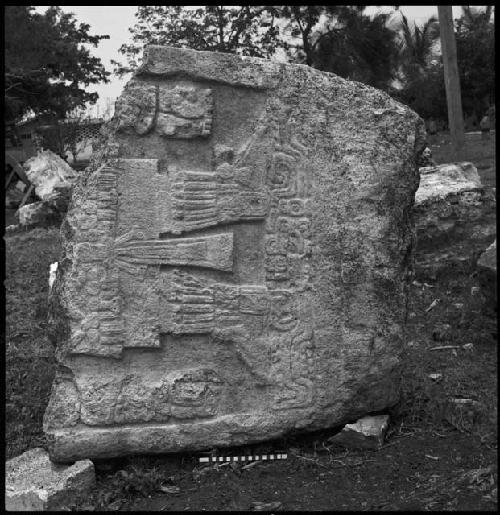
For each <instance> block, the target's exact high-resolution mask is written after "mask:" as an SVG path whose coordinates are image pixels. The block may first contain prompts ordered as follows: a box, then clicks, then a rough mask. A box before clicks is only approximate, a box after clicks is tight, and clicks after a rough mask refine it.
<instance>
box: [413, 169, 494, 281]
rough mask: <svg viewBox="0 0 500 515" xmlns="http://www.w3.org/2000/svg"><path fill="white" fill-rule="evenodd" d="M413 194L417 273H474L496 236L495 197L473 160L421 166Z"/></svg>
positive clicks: (420, 274) (434, 276) (424, 274)
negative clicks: (418, 179) (477, 260)
mask: <svg viewBox="0 0 500 515" xmlns="http://www.w3.org/2000/svg"><path fill="white" fill-rule="evenodd" d="M420 175H421V178H420V186H419V188H418V190H417V193H416V194H415V227H416V232H417V252H416V256H415V263H416V272H417V276H418V277H423V278H425V277H430V278H436V275H437V274H441V273H447V272H451V273H456V272H457V271H460V270H462V271H470V270H471V265H473V264H474V260H476V259H477V258H478V256H479V254H480V253H481V252H482V251H483V250H484V248H485V247H487V246H488V245H489V244H490V243H491V242H492V241H493V240H494V239H495V235H496V201H495V195H494V194H493V192H492V191H491V190H488V189H486V188H484V187H483V185H482V183H481V179H480V177H479V175H478V173H477V169H476V167H475V166H474V165H473V164H472V163H466V162H463V163H447V164H441V165H437V166H434V167H424V168H420Z"/></svg>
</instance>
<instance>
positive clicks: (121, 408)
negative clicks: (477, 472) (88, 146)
mask: <svg viewBox="0 0 500 515" xmlns="http://www.w3.org/2000/svg"><path fill="white" fill-rule="evenodd" d="M422 135H423V129H422V123H421V121H420V120H419V119H418V117H417V116H416V115H415V114H414V113H412V112H411V111H409V110H408V109H406V108H404V107H402V106H400V105H399V104H397V103H396V102H394V101H393V100H391V99H390V98H389V97H387V96H386V95H384V94H383V93H381V92H378V91H376V90H373V89H371V88H368V87H365V86H363V85H360V84H355V83H350V82H348V81H345V80H343V79H340V78H338V77H336V76H334V75H331V74H323V73H320V72H318V71H316V70H312V69H308V68H306V67H296V66H289V65H282V64H273V63H270V62H268V61H263V60H258V59H242V58H239V57H236V56H229V55H226V54H215V53H208V52H195V51H191V50H180V49H172V48H165V47H150V48H149V49H148V50H147V53H146V55H145V58H144V64H143V65H142V67H141V69H140V70H139V72H138V73H137V74H136V76H135V77H134V78H133V79H132V80H131V82H130V83H129V84H128V85H127V86H126V88H125V90H124V92H123V94H122V96H121V97H120V99H119V100H118V101H117V105H116V114H115V117H114V119H113V120H112V121H111V122H110V124H109V126H108V128H107V134H106V135H105V136H104V137H103V145H102V149H101V151H100V154H98V155H97V157H96V158H95V159H94V163H93V164H92V166H91V167H90V168H89V169H88V170H87V171H86V174H85V176H84V177H82V179H81V180H80V182H79V183H78V185H77V187H76V189H75V192H74V196H73V201H72V206H71V209H70V211H69V213H68V217H67V219H66V221H65V223H64V225H63V231H62V233H63V236H64V242H65V245H64V249H65V250H64V258H63V260H62V262H61V264H60V271H61V273H60V275H59V276H58V278H57V281H56V287H55V289H54V291H55V293H54V295H57V299H58V305H59V308H60V312H59V313H57V314H54V318H56V319H57V320H58V323H59V326H58V327H60V328H61V327H62V328H64V329H60V330H59V332H58V336H57V338H56V340H57V341H56V343H57V346H58V362H59V364H58V373H57V376H56V379H55V382H54V385H53V390H52V395H51V400H50V403H49V407H48V409H47V412H46V415H45V420H44V429H45V432H46V433H47V435H48V437H49V445H50V452H51V456H52V458H53V459H55V460H62V461H63V460H72V459H79V458H83V457H94V458H97V457H106V456H119V455H125V454H132V453H140V452H144V453H151V452H174V451H180V450H186V449H189V450H195V449H203V448H210V447H214V446H228V445H236V444H242V443H246V442H254V441H259V440H263V439H266V438H273V437H277V436H279V435H281V434H284V433H286V432H288V431H290V430H293V429H311V430H313V429H319V428H322V427H328V426H331V425H335V424H338V423H343V422H346V421H349V420H350V419H353V418H356V416H358V415H362V414H364V413H366V412H371V411H377V410H380V409H383V408H385V407H387V406H390V405H391V404H393V403H394V402H395V401H396V400H397V375H398V374H397V372H398V365H399V359H398V352H399V350H398V347H399V345H400V341H401V330H402V320H403V317H404V305H405V296H406V291H405V277H406V273H407V268H406V267H407V266H408V264H409V262H410V261H409V259H408V256H409V255H410V254H411V246H412V230H411V223H410V210H411V205H412V202H413V200H412V199H413V194H414V191H415V189H416V187H417V186H418V175H417V171H416V166H415V156H416V154H417V153H418V152H419V150H420V147H421V143H422Z"/></svg>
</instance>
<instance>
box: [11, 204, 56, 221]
mask: <svg viewBox="0 0 500 515" xmlns="http://www.w3.org/2000/svg"><path fill="white" fill-rule="evenodd" d="M15 216H16V218H17V220H18V222H19V224H20V225H22V226H23V227H34V226H42V225H48V224H50V223H56V222H60V221H61V216H60V215H59V214H58V212H57V211H56V210H55V209H54V208H53V207H52V206H51V205H50V204H49V203H47V202H44V201H42V200H40V201H38V202H32V203H31V204H26V205H24V206H23V207H21V208H20V209H18V210H17V211H16V215H15Z"/></svg>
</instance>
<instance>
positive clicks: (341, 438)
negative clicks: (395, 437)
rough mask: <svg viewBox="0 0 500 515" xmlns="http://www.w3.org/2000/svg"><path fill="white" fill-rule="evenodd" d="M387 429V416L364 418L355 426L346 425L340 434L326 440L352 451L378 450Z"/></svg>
mask: <svg viewBox="0 0 500 515" xmlns="http://www.w3.org/2000/svg"><path fill="white" fill-rule="evenodd" d="M388 427H389V415H376V416H366V417H363V418H360V419H359V420H358V421H357V422H356V423H355V424H346V425H345V426H344V428H343V429H342V431H340V433H337V434H336V435H334V436H332V437H331V438H329V439H328V442H329V443H340V444H342V445H343V446H344V447H348V448H353V449H380V447H382V445H383V443H384V437H385V433H386V432H387V428H388Z"/></svg>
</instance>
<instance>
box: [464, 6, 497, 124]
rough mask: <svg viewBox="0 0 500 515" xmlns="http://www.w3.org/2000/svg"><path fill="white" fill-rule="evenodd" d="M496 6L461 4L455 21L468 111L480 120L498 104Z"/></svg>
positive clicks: (465, 108) (465, 107)
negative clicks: (496, 86) (494, 9)
mask: <svg viewBox="0 0 500 515" xmlns="http://www.w3.org/2000/svg"><path fill="white" fill-rule="evenodd" d="M492 15H493V6H491V5H488V6H486V9H485V10H484V11H482V10H477V9H472V8H471V7H469V6H463V7H462V16H461V17H460V18H459V19H458V20H456V32H455V36H456V42H457V61H458V72H459V76H460V86H461V89H462V103H463V108H464V111H465V113H467V114H468V115H472V116H474V117H475V118H476V121H479V120H480V119H481V117H482V116H483V114H484V113H485V111H486V110H487V108H488V107H489V106H490V105H493V104H494V103H495V27H494V23H493V22H492Z"/></svg>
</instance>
